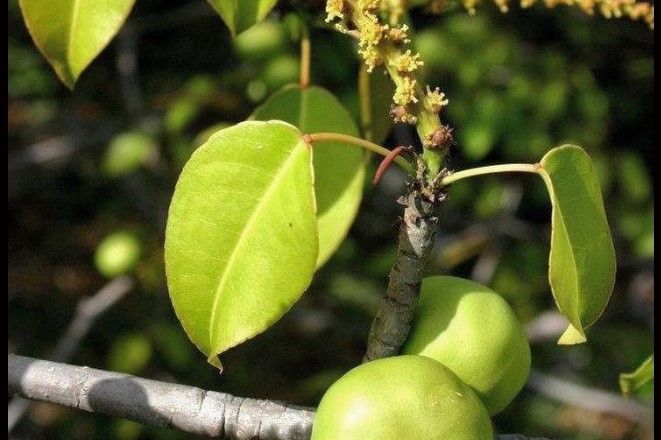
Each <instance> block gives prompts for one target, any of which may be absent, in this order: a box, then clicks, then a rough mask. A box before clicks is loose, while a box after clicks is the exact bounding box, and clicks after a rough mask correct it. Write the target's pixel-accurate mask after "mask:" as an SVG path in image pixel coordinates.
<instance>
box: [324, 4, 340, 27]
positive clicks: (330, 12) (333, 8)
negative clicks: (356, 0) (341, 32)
mask: <svg viewBox="0 0 661 440" xmlns="http://www.w3.org/2000/svg"><path fill="white" fill-rule="evenodd" d="M336 18H339V19H340V20H343V19H344V0H328V1H327V2H326V23H330V22H331V21H333V20H335V19H336Z"/></svg>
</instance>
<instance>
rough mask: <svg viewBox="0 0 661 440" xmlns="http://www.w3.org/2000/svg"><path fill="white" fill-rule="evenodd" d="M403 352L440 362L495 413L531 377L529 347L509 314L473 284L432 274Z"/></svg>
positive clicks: (505, 306) (502, 303)
mask: <svg viewBox="0 0 661 440" xmlns="http://www.w3.org/2000/svg"><path fill="white" fill-rule="evenodd" d="M402 353H403V354H420V355H423V356H427V357H429V358H431V359H434V360H437V361H439V362H441V363H442V364H443V365H445V366H446V367H448V368H449V369H450V370H452V371H453V372H454V373H455V374H456V375H457V376H458V377H459V378H460V379H461V380H462V381H464V382H465V383H467V384H468V385H470V386H471V387H472V388H473V389H474V390H475V391H476V392H477V394H478V396H480V398H481V399H482V402H484V405H485V406H486V407H487V409H488V410H489V414H491V415H494V414H496V413H498V412H500V411H501V410H502V409H504V408H505V407H506V406H507V405H508V404H509V403H510V402H511V401H512V399H514V397H515V396H516V395H517V394H518V393H519V391H521V388H522V387H523V385H524V384H525V382H526V380H527V379H528V375H529V374H530V345H529V344H528V339H527V338H526V334H525V332H524V330H523V327H522V326H521V323H520V322H519V320H518V319H517V317H516V315H515V314H514V311H513V310H512V309H511V307H510V306H509V305H508V304H507V302H506V301H505V300H504V299H503V298H502V297H501V296H500V295H498V294H497V293H495V292H494V291H492V290H490V289H489V288H488V287H485V286H483V285H481V284H478V283H476V282H474V281H470V280H465V279H462V278H455V277H447V276H437V277H430V278H426V279H424V280H423V282H422V288H421V292H420V302H419V303H418V309H417V311H416V317H415V319H414V322H413V327H412V329H411V333H410V334H409V337H408V340H407V341H406V343H405V344H404V347H403V348H402Z"/></svg>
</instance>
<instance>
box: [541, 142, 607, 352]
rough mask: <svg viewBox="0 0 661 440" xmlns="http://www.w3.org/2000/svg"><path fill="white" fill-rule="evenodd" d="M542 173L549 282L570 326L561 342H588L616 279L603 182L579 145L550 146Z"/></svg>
mask: <svg viewBox="0 0 661 440" xmlns="http://www.w3.org/2000/svg"><path fill="white" fill-rule="evenodd" d="M540 166H541V169H540V174H541V176H542V178H543V179H544V182H545V183H546V187H547V189H548V191H549V195H550V197H551V204H552V207H553V212H552V226H551V228H552V230H551V254H550V256H549V282H550V284H551V290H552V291H553V297H554V298H555V301H556V304H557V305H558V308H559V309H560V311H561V312H562V313H563V314H564V315H566V316H567V319H568V320H569V323H570V325H569V327H568V328H567V331H565V333H564V334H563V335H562V336H561V337H560V340H559V341H558V343H559V344H578V343H582V342H585V341H586V338H585V328H586V327H588V326H589V325H591V324H592V323H594V321H595V320H596V319H597V318H598V317H599V316H600V315H601V313H602V312H603V310H604V308H605V307H606V304H607V303H608V300H609V298H610V295H611V292H612V291H613V284H614V282H615V248H614V246H613V239H612V238H611V234H610V229H609V227H608V222H607V220H606V213H605V211H604V203H603V199H602V196H601V190H600V187H599V181H598V179H597V175H596V173H595V169H594V166H593V165H592V161H591V160H590V157H589V156H588V155H587V154H586V153H585V151H583V149H581V148H579V147H575V146H572V145H564V146H562V147H558V148H554V149H553V150H551V151H549V152H548V153H547V154H546V155H545V156H544V158H543V159H542V161H541V163H540Z"/></svg>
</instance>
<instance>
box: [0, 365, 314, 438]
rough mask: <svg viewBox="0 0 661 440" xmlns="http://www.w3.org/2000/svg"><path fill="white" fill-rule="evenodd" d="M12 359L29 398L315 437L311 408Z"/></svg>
mask: <svg viewBox="0 0 661 440" xmlns="http://www.w3.org/2000/svg"><path fill="white" fill-rule="evenodd" d="M8 358H9V364H8V379H9V390H10V392H15V393H17V394H19V395H21V396H24V397H27V398H29V399H36V400H43V401H46V402H51V403H56V404H59V405H64V406H69V407H72V408H77V409H82V410H84V411H89V412H98V413H102V414H106V415H109V416H113V417H124V418H127V419H132V420H136V421H138V422H142V423H146V424H150V425H155V426H160V427H168V428H176V429H179V430H181V431H184V432H189V433H193V434H198V435H206V436H210V437H217V438H228V439H233V440H248V439H260V440H304V439H308V438H309V437H310V432H311V428H312V420H313V418H314V411H312V410H310V409H306V408H300V407H296V406H293V405H288V404H285V403H279V402H273V401H268V400H255V399H246V398H239V397H234V396H231V395H229V394H225V393H219V392H214V391H204V390H201V389H199V388H193V387H189V386H185V385H178V384H171V383H165V382H157V381H153V380H148V379H141V378H138V377H134V376H130V375H127V374H120V373H113V372H108V371H102V370H95V369H92V368H87V367H78V366H73V365H66V364H59V363H55V362H50V361H42V360H37V359H31V358H27V357H23V356H16V355H13V354H9V355H8Z"/></svg>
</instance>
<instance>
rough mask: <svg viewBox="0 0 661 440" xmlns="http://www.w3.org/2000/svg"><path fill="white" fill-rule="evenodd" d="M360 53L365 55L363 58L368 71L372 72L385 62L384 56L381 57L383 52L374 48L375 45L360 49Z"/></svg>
mask: <svg viewBox="0 0 661 440" xmlns="http://www.w3.org/2000/svg"><path fill="white" fill-rule="evenodd" d="M358 53H359V54H360V55H361V56H362V57H363V60H365V65H366V66H367V71H368V72H370V73H372V71H373V70H374V68H375V67H376V66H380V65H381V64H383V58H381V54H380V53H379V51H378V50H376V49H375V48H374V46H367V47H366V48H365V49H358Z"/></svg>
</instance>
